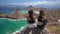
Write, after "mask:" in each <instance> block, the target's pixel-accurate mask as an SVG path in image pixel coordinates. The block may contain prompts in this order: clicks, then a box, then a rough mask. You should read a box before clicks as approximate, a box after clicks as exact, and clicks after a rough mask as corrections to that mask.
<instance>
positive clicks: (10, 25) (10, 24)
mask: <svg viewBox="0 0 60 34" xmlns="http://www.w3.org/2000/svg"><path fill="white" fill-rule="evenodd" d="M14 12H15V11H14V10H12V9H3V8H2V9H1V8H0V14H12V13H14ZM21 13H22V14H28V10H21ZM34 13H35V14H37V11H34ZM26 25H27V20H26V19H18V20H13V19H7V18H0V34H12V33H13V32H15V31H17V30H21V29H22V27H24V26H26Z"/></svg>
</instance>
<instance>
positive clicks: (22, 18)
mask: <svg viewBox="0 0 60 34" xmlns="http://www.w3.org/2000/svg"><path fill="white" fill-rule="evenodd" d="M0 19H6V20H10V21H20V20H26V18H22V19H17V20H16V19H9V18H0Z"/></svg>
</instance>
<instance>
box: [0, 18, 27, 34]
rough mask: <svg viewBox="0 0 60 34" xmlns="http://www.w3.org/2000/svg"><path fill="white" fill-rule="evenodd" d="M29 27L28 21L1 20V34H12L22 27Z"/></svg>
mask: <svg viewBox="0 0 60 34" xmlns="http://www.w3.org/2000/svg"><path fill="white" fill-rule="evenodd" d="M26 25H27V21H26V20H24V19H20V20H12V19H7V18H0V34H12V33H13V32H14V31H17V30H18V29H20V28H21V27H24V26H26Z"/></svg>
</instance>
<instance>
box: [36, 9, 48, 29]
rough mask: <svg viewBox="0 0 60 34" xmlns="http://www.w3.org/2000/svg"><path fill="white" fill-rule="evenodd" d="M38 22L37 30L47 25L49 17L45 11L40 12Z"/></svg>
mask: <svg viewBox="0 0 60 34" xmlns="http://www.w3.org/2000/svg"><path fill="white" fill-rule="evenodd" d="M37 20H38V24H37V28H44V27H45V25H46V24H47V17H46V15H45V13H44V11H43V10H40V13H39V16H38V19H37Z"/></svg>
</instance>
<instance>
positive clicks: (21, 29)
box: [12, 25, 27, 34]
mask: <svg viewBox="0 0 60 34" xmlns="http://www.w3.org/2000/svg"><path fill="white" fill-rule="evenodd" d="M26 26H27V25H26ZM26 26H23V27H21V28H20V29H19V30H17V31H15V32H13V33H12V34H16V33H18V32H19V33H21V31H23V30H24V29H25V28H26Z"/></svg>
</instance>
